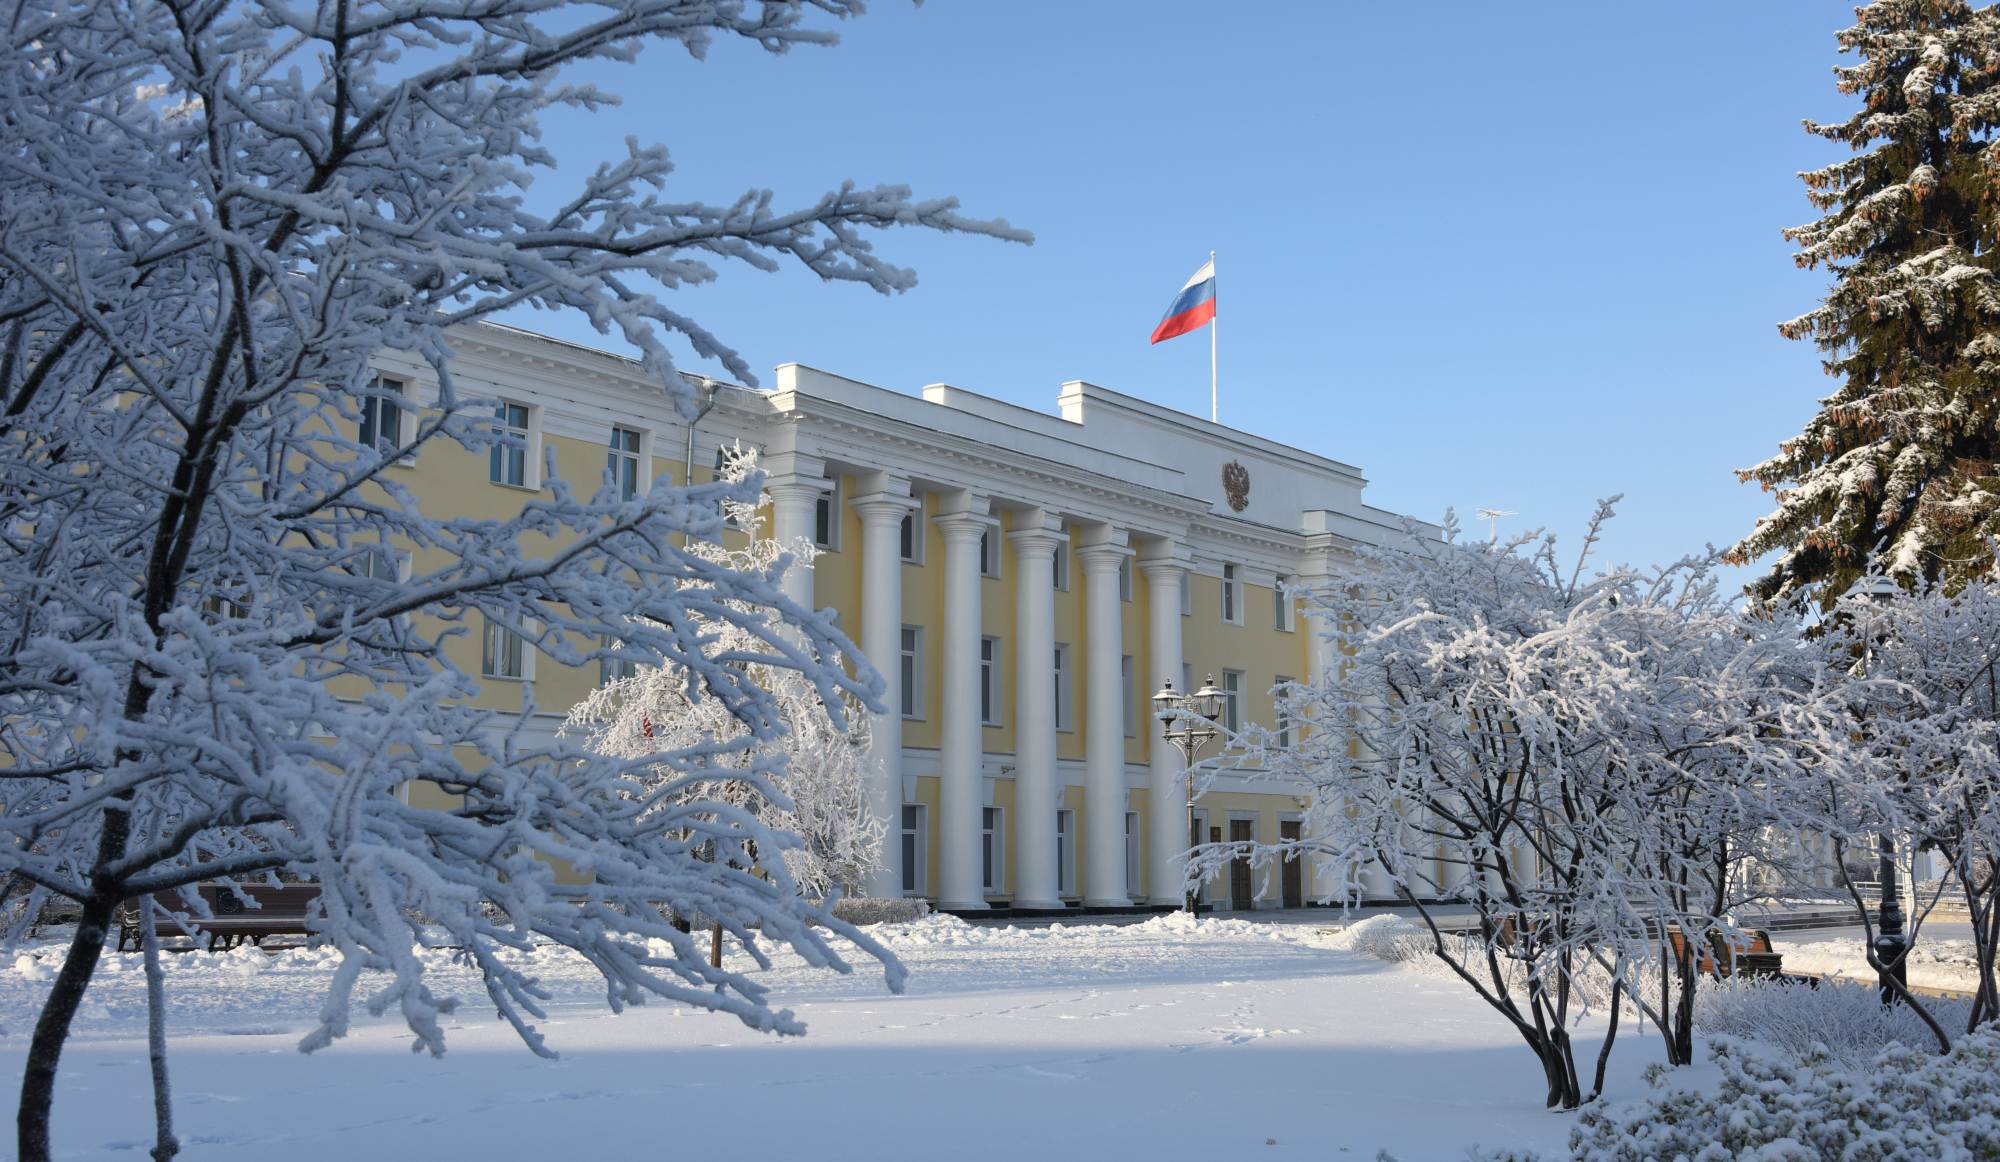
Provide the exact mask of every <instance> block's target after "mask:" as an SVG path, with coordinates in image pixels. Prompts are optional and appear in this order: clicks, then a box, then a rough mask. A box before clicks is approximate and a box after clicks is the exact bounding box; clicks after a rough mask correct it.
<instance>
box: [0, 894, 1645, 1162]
mask: <svg viewBox="0 0 2000 1162" xmlns="http://www.w3.org/2000/svg"><path fill="white" fill-rule="evenodd" d="M894 943H895V946H896V949H897V951H898V953H899V955H901V956H902V957H903V959H904V961H905V963H907V964H908V965H909V966H910V968H911V970H912V980H911V987H910V992H909V994H908V995H906V996H902V997H892V996H889V995H887V994H886V993H885V992H884V991H883V990H882V988H881V984H880V979H879V977H868V976H860V975H857V976H855V977H847V978H833V977H829V976H827V975H824V974H814V973H810V972H807V971H805V970H803V969H801V968H799V967H796V966H790V967H788V966H786V965H783V964H781V965H779V966H778V967H777V968H776V969H774V971H773V972H772V973H771V974H770V978H771V979H772V983H773V984H774V985H775V986H776V987H777V990H778V991H779V993H780V994H781V995H782V996H783V997H784V998H785V1002H786V1003H787V1004H790V1005H792V1006H793V1007H794V1008H796V1009H797V1010H798V1011H799V1013H800V1015H801V1016H802V1017H804V1018H805V1019H806V1020H807V1021H808V1022H809V1024H810V1026H811V1032H810V1033H809V1034H808V1036H806V1037H805V1038H803V1039H792V1040H787V1041H783V1042H780V1041H777V1040H775V1039H772V1038H768V1037H763V1036H760V1035H758V1034H755V1033H752V1032H751V1031H750V1030H748V1029H746V1028H744V1027H743V1026H742V1025H740V1024H739V1023H737V1022H736V1021H734V1020H733V1019H729V1018H723V1017H717V1016H713V1015H708V1014H695V1013H691V1012H685V1011H681V1012H676V1011H674V1010H671V1009H665V1008H652V1009H641V1010H636V1011H633V1012H629V1013H627V1014H625V1015H624V1016H617V1017H614V1016H611V1015H609V1014H607V1013H605V1012H603V1011H602V1010H601V1009H596V1008H592V1007H589V1004H588V998H589V996H590V990H589V988H588V984H587V979H586V978H585V977H584V976H583V974H582V973H581V972H579V971H578V970H577V966H576V965H575V964H573V963H569V962H567V961H564V960H562V959H560V958H557V957H554V956H548V957H545V958H543V959H545V960H546V961H547V965H546V971H547V975H548V978H549V983H550V984H551V985H552V986H553V987H554V988H555V989H556V992H557V995H558V1001H557V1004H556V1007H555V1008H554V1010H553V1011H552V1012H551V1020H549V1021H548V1022H546V1023H545V1026H544V1027H545V1028H546V1029H547V1031H548V1033H549V1035H550V1039H551V1041H552V1042H553V1043H554V1044H555V1045H556V1046H557V1048H558V1049H559V1050H561V1051H562V1053H563V1059H562V1060H560V1061H556V1062H548V1061H542V1060H538V1059H536V1058H534V1057H532V1056H530V1055H529V1054H527V1053H526V1052H525V1051H524V1050H522V1049H521V1048H520V1047H519V1045H518V1043H516V1042H515V1041H514V1039H513V1038H512V1036H511V1034H509V1033H508V1032H507V1031H506V1030H505V1029H504V1028H503V1027H501V1026H499V1025H498V1024H497V1023H496V1022H494V1021H493V1020H492V1019H491V1018H490V1015H489V1014H488V1013H486V1012H484V1011H480V1010H479V1009H478V1007H477V1000H478V995H477V994H476V993H475V992H473V991H472V990H470V989H469V988H465V987H459V988H457V990H456V991H457V992H458V993H459V995H462V996H465V997H466V999H467V1011H466V1012H465V1014H464V1018H465V1019H463V1020H460V1021H459V1022H457V1023H456V1024H454V1025H453V1026H452V1028H451V1034H450V1036H451V1043H450V1044H451V1048H450V1051H449V1052H448V1053H447V1054H446V1056H445V1057H444V1058H443V1059H441V1060H433V1059H430V1058H428V1057H418V1056H414V1055H412V1054H411V1053H410V1052H409V1051H408V1048H407V1046H408V1041H409V1038H408V1035H407V1033H405V1032H403V1031H402V1030H400V1028H399V1027H397V1026H396V1025H394V1024H392V1023H390V1022H387V1021H371V1022H368V1023H366V1024H365V1025H362V1026H361V1027H360V1028H359V1029H358V1030H357V1031H356V1033H355V1034H354V1035H352V1036H350V1037H349V1038H347V1039H346V1040H345V1041H343V1042H341V1043H339V1044H338V1045H336V1046H335V1047H334V1048H333V1049H331V1050H329V1051H327V1052H324V1053H321V1054H318V1055H315V1056H313V1057H304V1056H301V1055H300V1054H299V1053H298V1052H297V1051H296V1050H295V1049H294V1047H293V1046H294V1043H295V1042H296V1040H297V1036H298V1033H299V1032H300V1031H301V1030H302V1029H303V1028H304V1027H305V1025H306V1023H307V1021H308V1020H309V1018H310V1014H311V1012H312V1011H313V1008H314V1000H315V994H314V992H313V989H314V987H315V985H317V984H318V983H320V982H321V981H322V980H323V972H324V968H323V967H322V966H321V965H320V964H319V962H318V958H317V957H316V956H314V955H313V954H308V953H303V952H300V953H292V954H287V955H281V956H278V957H272V958H267V959H265V960H263V961H259V960H255V959H252V958H253V957H255V956H261V955H262V954H238V955H234V956H218V957H207V956H194V955H191V956H183V957H177V958H175V961H174V973H173V975H174V977H175V978H176V979H175V980H174V982H173V983H174V986H175V988H176V993H175V994H174V995H175V1000H176V1008H175V1011H174V1018H175V1026H176V1033H177V1036H176V1042H175V1046H174V1055H175V1059H174V1064H175V1084H176V1089H177V1092H178V1095H179V1105H178V1108H179V1118H180V1128H181V1131H182V1135H183V1138H184V1139H185V1140H186V1141H187V1142H188V1143H189V1144H190V1145H191V1146H193V1147H195V1148H194V1149H193V1151H192V1154H191V1156H192V1157H193V1158H200V1157H203V1156H214V1155H220V1154H222V1153H224V1152H225V1150H226V1151H227V1152H228V1153H232V1154H234V1153H239V1152H244V1151H246V1150H254V1151H257V1152H259V1153H263V1152H267V1151H270V1152H282V1155H283V1156H284V1157H286V1158H287V1159H288V1162H291V1160H296V1162H313V1160H318V1159H352V1158H369V1159H395V1158H445V1157H462V1156H471V1157H484V1158H490V1159H515V1158H521V1159H528V1158H543V1157H548V1156H551V1155H553V1156H555V1157H558V1158H565V1157H566V1158H568V1159H576V1160H578V1162H581V1160H583V1159H595V1158H608V1157H614V1156H618V1155H620V1154H622V1153H624V1152H626V1151H639V1152H640V1153H639V1155H638V1156H641V1157H655V1156H660V1155H661V1154H663V1153H665V1152H667V1151H669V1150H671V1151H672V1152H673V1153H675V1154H682V1153H687V1152H689V1151H692V1154H690V1156H691V1157H697V1158H708V1157H744V1156H747V1155H748V1153H749V1150H747V1149H745V1148H744V1147H745V1146H747V1145H749V1144H751V1143H755V1144H757V1147H756V1148H758V1149H762V1148H772V1149H777V1148H779V1147H780V1145H781V1144H782V1143H785V1142H787V1141H789V1140H791V1139H793V1138H795V1137H796V1136H798V1135H808V1136H811V1137H814V1138H817V1139H819V1140H820V1141H821V1142H822V1143H823V1144H822V1145H821V1146H820V1147H819V1148H818V1149H817V1151H816V1152H817V1154H818V1155H819V1156H821V1157H827V1158H843V1159H844V1158H856V1159H859V1158H870V1159H900V1158H912V1159H914V1158H927V1159H928V1158H941V1157H942V1158H948V1159H951V1160H952V1162H969V1160H976V1159H988V1158H993V1159H999V1158H1008V1159H1020V1158H1022V1157H1024V1156H1025V1157H1029V1158H1035V1157H1037V1156H1039V1157H1040V1158H1042V1159H1066V1158H1102V1157H1104V1156H1105V1154H1106V1153H1107V1152H1112V1153H1115V1154H1118V1155H1128V1156H1130V1157H1134V1158H1145V1159H1178V1158H1196V1157H1206V1158H1230V1159H1235V1158H1244V1157H1252V1156H1254V1157H1270V1158H1278V1157H1281V1156H1285V1157H1314V1158H1339V1157H1355V1158H1360V1159H1372V1158H1373V1157H1374V1155H1375V1151H1376V1150H1377V1149H1378V1148H1381V1147H1385V1146H1386V1147H1388V1148H1389V1149H1391V1150H1392V1151H1394V1152H1395V1153H1396V1154H1397V1155H1398V1156H1399V1157H1400V1158H1401V1159H1402V1160H1403V1162H1421V1160H1425V1159H1450V1158H1457V1157H1460V1156H1461V1154H1462V1149H1463V1147H1464V1146H1465V1145H1467V1144H1470V1143H1472V1142H1475V1141H1477V1142H1483V1143H1486V1144H1491V1145H1498V1144H1502V1143H1509V1144H1517V1145H1537V1146H1542V1147H1553V1146H1557V1145H1559V1144H1560V1143H1561V1142H1562V1141H1563V1139H1564V1138H1565V1136H1566V1134H1567V1128H1568V1125H1569V1119H1568V1118H1566V1117H1564V1116H1560V1115H1551V1114H1547V1113H1545V1112H1543V1111H1542V1110H1541V1109H1540V1101H1539V1095H1538V1093H1537V1086H1536V1082H1535V1074H1534V1072H1533V1062H1532V1059H1531V1058H1529V1056H1528V1055H1527V1053H1526V1051H1525V1050H1524V1049H1522V1048H1521V1047H1520V1046H1519V1044H1518V1042H1516V1041H1515V1040H1514V1039H1513V1035H1512V1034H1511V1032H1509V1031H1508V1030H1507V1029H1506V1028H1505V1026H1504V1025H1502V1024H1500V1023H1499V1021H1498V1020H1497V1018H1495V1017H1493V1016H1491V1015H1490V1014H1489V1013H1488V1012H1487V1011H1486V1010H1484V1008H1483V1007H1481V1006H1480V1005H1478V1004H1477V1002H1476V1001H1474V1000H1473V999H1471V998H1470V997H1469V996H1467V995H1465V994H1464V993H1463V991H1462V990H1461V989H1460V988H1459V987H1457V986H1456V985H1454V984H1453V983H1451V982H1449V981H1446V980H1442V979H1438V978H1435V977H1431V976H1427V975H1424V974H1420V973H1416V972H1411V971H1408V970H1404V969H1400V968H1396V967H1394V966H1390V965H1386V964H1383V963H1381V962H1379V961H1373V960H1369V959H1366V958H1363V957H1360V956H1357V955H1355V954H1352V953H1349V952H1345V951H1341V950H1338V949H1334V948H1328V947H1325V946H1324V945H1325V944H1326V943H1327V941H1326V940H1325V939H1324V938H1321V937H1318V936H1317V935H1316V934H1314V933H1312V932H1311V931H1310V930H1309V929H1282V928H1271V927H1264V926H1259V925H1254V924H1247V923H1243V922H1241V921H1203V922H1202V923H1201V924H1200V925H1199V927H1198V928H1197V929H1196V930H1195V931H1192V932H1190V931H1187V930H1186V929H1185V927H1183V926H1179V925H1178V924H1177V923H1175V922H1171V921H1155V922H1151V923H1148V924H1143V925H1137V926H1132V927H1125V928H1113V927H1102V928H1093V927H1078V928H1067V929H1065V928H1055V929H1042V930H1033V931H1021V930H1010V929H985V928H974V927H970V926H967V925H963V924H960V923H959V922H957V921H952V920H948V919H933V920H930V921H925V922H923V923H922V924H919V925H916V926H914V927H913V928H911V929H909V930H907V931H906V932H904V933H902V934H900V935H898V937H897V938H896V939H895V942H894ZM119 959H120V960H121V961H122V963H120V965H119V967H118V968H117V970H116V971H114V972H113V973H111V974H110V975H109V976H107V977H105V978H104V979H103V980H101V981H100V984H102V985H103V986H104V987H102V988H101V989H96V988H94V989H93V995H92V999H91V1001H90V1002H89V1005H88V1006H87V1011H86V1016H85V1021H84V1023H83V1025H82V1028H81V1032H80V1035H79V1038H78V1040H77V1041H75V1042H73V1043H72V1046H71V1048H70V1050H69V1052H68V1053H67V1054H66V1056H65V1059H64V1072H63V1081H62V1084H61V1088H60V1092H59V1095H58V1103H57V1104H58V1110H57V1112H58V1118H57V1136H58V1145H59V1149H60V1152H61V1154H62V1156H64V1157H77V1158H84V1157H105V1156H111V1157H117V1156H127V1157H130V1156H139V1157H143V1155H144V1151H145V1149H146V1145H147V1143H146V1140H145V1139H146V1136H147V1133H148V1124H147V1100H148V1099H147V1090H146V1074H145V1069H144V1058H143V1054H144V1043H143V1039H142V1026H141V1025H140V1020H141V1018H142V1013H143V1009H142V1007H141V1006H142V1004H143V995H142V993H141V992H140V985H141V982H140V979H139V974H138V972H137V971H136V964H135V963H133V962H134V961H136V958H133V957H125V958H119ZM218 962H220V963H218ZM24 967H25V975H24V973H23V971H22V970H20V969H17V970H16V972H14V973H8V974H0V1017H4V1020H5V1024H6V1028H7V1034H6V1036H5V1037H4V1038H0V1046H4V1052H5V1059H4V1060H5V1071H4V1073H0V1084H6V1085H8V1086H9V1091H10V1092H11V1091H12V1087H13V1086H15V1085H16V1084H18V1078H19V1070H20V1055H21V1053H22V1051H23V1049H24V1047H25V1040H26V1038H25V1032H26V1029H27V1026H28V1023H29V1021H30V1019H31V1014H32V1006H33V1004H34V1002H35V1000H36V999H37V997H38V995H39V992H40V990H41V989H42V988H44V987H46V986H45V984H43V983H42V982H39V981H35V980H30V979H27V978H28V977H34V976H39V975H41V972H40V970H39V968H38V966H36V965H34V964H29V965H27V966H24ZM446 975H447V976H450V977H453V978H455V979H454V981H453V983H454V984H458V985H469V984H470V978H469V977H466V976H463V975H462V974H460V972H459V970H456V969H447V970H446ZM1645 1042H1646V1039H1645V1038H1643V1037H1635V1038H1633V1040H1632V1041H1631V1042H1630V1043H1629V1050H1628V1051H1626V1052H1621V1053H1620V1054H1619V1059H1618V1060H1617V1061H1616V1062H1614V1068H1615V1076H1616V1079H1617V1080H1616V1082H1615V1084H1614V1086H1613V1092H1614V1095H1617V1094H1636V1093H1637V1092H1638V1091H1639V1090H1640V1089H1641V1088H1642V1087H1641V1084H1640V1083H1639V1082H1638V1081H1637V1080H1636V1079H1637V1075H1638V1072H1639V1070H1640V1069H1641V1068H1643V1066H1644V1064H1645V1063H1646V1062H1647V1061H1650V1060H1652V1059H1653V1051H1652V1049H1651V1047H1650V1045H1649V1044H1646V1043H1645ZM1024 1151H1026V1152H1027V1153H1026V1154H1024V1153H1023V1152H1024ZM787 1153H795V1151H789V1150H788V1151H787ZM799 1156H805V1155H804V1154H803V1153H800V1155H799Z"/></svg>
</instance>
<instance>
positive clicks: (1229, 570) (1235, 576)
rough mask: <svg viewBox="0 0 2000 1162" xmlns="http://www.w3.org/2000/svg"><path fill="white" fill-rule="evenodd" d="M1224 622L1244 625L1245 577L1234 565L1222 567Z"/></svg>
mask: <svg viewBox="0 0 2000 1162" xmlns="http://www.w3.org/2000/svg"><path fill="white" fill-rule="evenodd" d="M1222 620H1223V622H1224V623H1226V624H1228V625H1242V624H1243V577H1242V571H1241V570H1239V569H1238V568H1237V567H1236V566H1234V565H1224V566H1223V567H1222Z"/></svg>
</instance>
